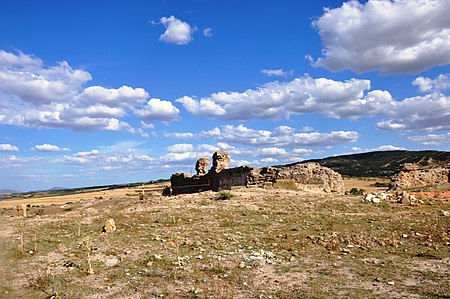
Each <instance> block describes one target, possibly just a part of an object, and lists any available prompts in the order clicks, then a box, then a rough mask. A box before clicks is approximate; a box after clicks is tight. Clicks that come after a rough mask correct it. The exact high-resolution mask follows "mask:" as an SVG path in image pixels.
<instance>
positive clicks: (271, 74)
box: [261, 69, 294, 78]
mask: <svg viewBox="0 0 450 299" xmlns="http://www.w3.org/2000/svg"><path fill="white" fill-rule="evenodd" d="M261 73H263V74H264V75H266V76H269V77H274V76H275V77H285V78H286V77H288V76H292V75H293V74H294V71H286V70H283V69H275V70H271V69H262V70H261Z"/></svg>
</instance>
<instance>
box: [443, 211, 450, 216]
mask: <svg viewBox="0 0 450 299" xmlns="http://www.w3.org/2000/svg"><path fill="white" fill-rule="evenodd" d="M441 214H442V216H445V217H450V212H449V211H444V210H442V211H441Z"/></svg>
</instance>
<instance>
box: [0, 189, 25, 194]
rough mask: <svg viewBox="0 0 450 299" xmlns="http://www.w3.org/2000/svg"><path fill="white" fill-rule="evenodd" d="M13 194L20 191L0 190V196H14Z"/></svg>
mask: <svg viewBox="0 0 450 299" xmlns="http://www.w3.org/2000/svg"><path fill="white" fill-rule="evenodd" d="M14 193H20V191H17V190H11V189H1V190H0V194H14Z"/></svg>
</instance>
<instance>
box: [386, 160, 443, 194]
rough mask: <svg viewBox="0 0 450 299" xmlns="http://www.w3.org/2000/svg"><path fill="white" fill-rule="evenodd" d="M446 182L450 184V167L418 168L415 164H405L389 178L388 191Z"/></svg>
mask: <svg viewBox="0 0 450 299" xmlns="http://www.w3.org/2000/svg"><path fill="white" fill-rule="evenodd" d="M448 182H450V165H447V166H437V167H433V166H427V167H420V166H418V165H416V164H411V163H406V164H405V165H403V168H402V169H401V170H400V171H399V172H398V173H397V174H396V175H394V176H393V177H392V178H391V183H390V185H389V190H404V189H411V188H420V187H427V186H437V185H440V184H445V183H448Z"/></svg>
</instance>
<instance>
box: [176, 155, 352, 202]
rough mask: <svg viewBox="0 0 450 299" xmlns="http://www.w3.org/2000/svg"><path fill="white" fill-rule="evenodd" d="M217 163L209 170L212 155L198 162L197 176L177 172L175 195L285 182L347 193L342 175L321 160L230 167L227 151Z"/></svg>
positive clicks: (315, 189) (215, 156) (214, 161)
mask: <svg viewBox="0 0 450 299" xmlns="http://www.w3.org/2000/svg"><path fill="white" fill-rule="evenodd" d="M212 158H213V166H212V168H211V169H210V170H209V171H208V172H206V168H207V167H208V164H209V159H208V158H200V159H199V160H198V161H197V163H196V167H195V169H196V171H197V175H191V174H189V173H180V172H177V173H175V174H173V175H172V176H171V178H170V182H171V194H174V195H176V194H183V193H196V192H201V191H207V190H213V191H219V190H230V189H231V187H233V186H246V187H248V186H265V185H267V184H270V185H274V184H276V183H281V182H287V181H288V182H290V183H294V184H295V187H297V188H298V189H302V190H311V191H313V190H314V191H324V192H334V193H339V194H343V193H344V180H343V179H342V176H341V175H340V174H339V173H337V172H335V171H333V170H332V169H330V168H327V167H323V166H320V164H318V163H303V164H296V165H292V166H281V167H263V168H254V167H250V166H240V167H235V168H228V164H229V162H230V156H229V155H228V153H226V152H224V151H217V152H215V153H214V155H213V157H212Z"/></svg>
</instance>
